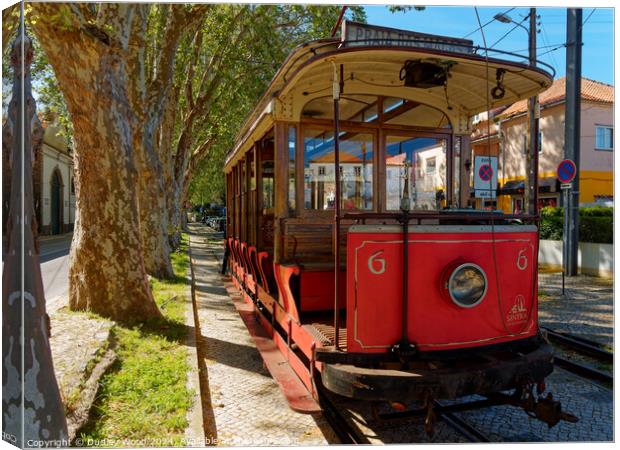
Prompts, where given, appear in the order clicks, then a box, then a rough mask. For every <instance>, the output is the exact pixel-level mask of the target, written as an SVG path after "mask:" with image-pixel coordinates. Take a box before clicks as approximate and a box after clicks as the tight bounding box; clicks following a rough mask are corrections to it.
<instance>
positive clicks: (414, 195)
mask: <svg viewBox="0 0 620 450" xmlns="http://www.w3.org/2000/svg"><path fill="white" fill-rule="evenodd" d="M385 147H386V148H385V150H386V155H385V191H386V209H388V210H398V209H400V207H401V200H402V199H403V198H405V194H406V197H408V198H409V204H410V209H411V210H439V209H441V208H443V207H444V206H445V202H446V177H447V170H446V168H447V159H446V149H447V141H446V139H441V138H434V137H407V136H393V135H392V136H387V137H386V146H385ZM405 188H407V189H405Z"/></svg>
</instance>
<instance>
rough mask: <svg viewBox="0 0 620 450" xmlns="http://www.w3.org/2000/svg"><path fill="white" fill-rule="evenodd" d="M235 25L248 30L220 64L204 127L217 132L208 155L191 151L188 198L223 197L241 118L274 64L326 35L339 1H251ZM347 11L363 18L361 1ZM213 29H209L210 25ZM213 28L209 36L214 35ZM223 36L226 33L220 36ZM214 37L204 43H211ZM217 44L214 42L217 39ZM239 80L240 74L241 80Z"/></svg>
mask: <svg viewBox="0 0 620 450" xmlns="http://www.w3.org/2000/svg"><path fill="white" fill-rule="evenodd" d="M248 9H249V12H250V13H249V14H248V15H247V16H244V19H243V21H241V22H238V23H237V25H238V26H239V27H244V28H246V29H248V30H249V31H248V35H247V36H246V37H245V39H243V40H242V41H241V42H239V43H238V45H236V46H235V49H234V52H233V53H232V54H231V55H228V58H229V59H226V60H225V61H224V63H223V64H222V65H221V70H222V76H223V77H224V80H223V82H222V84H221V85H220V88H219V92H218V100H217V102H214V103H213V104H212V107H211V110H210V113H209V121H208V123H205V124H203V127H202V130H201V132H202V133H205V135H206V136H216V138H215V139H214V142H213V144H212V145H211V147H210V149H209V153H208V158H206V155H200V154H194V158H195V159H194V161H193V169H192V171H191V173H190V174H189V180H188V181H190V183H191V185H190V186H189V191H188V192H189V194H190V199H191V201H192V202H194V203H200V202H203V201H204V202H222V201H223V198H224V178H223V176H222V167H223V165H224V158H225V155H226V153H227V152H228V151H229V150H230V149H231V148H232V147H233V145H234V142H235V137H236V134H237V132H238V130H239V129H240V128H241V126H242V124H243V121H244V119H245V118H246V117H247V115H248V114H249V113H250V112H251V111H252V109H253V107H254V106H255V105H256V103H257V101H258V99H259V98H260V96H261V95H262V93H263V92H264V91H265V89H266V88H267V85H268V84H269V81H270V80H271V79H272V78H273V76H274V75H275V73H276V71H277V69H278V67H280V65H281V64H282V63H283V61H284V59H285V58H286V57H287V56H288V54H289V53H290V52H291V51H292V50H293V49H294V48H295V47H296V46H297V45H300V44H302V43H304V42H307V41H311V40H314V39H321V38H328V37H330V34H331V29H332V27H333V26H334V24H335V23H336V21H337V19H338V16H339V14H340V9H341V8H340V7H337V6H325V5H255V6H253V7H248ZM347 17H349V18H351V19H352V20H355V21H358V22H365V21H366V14H365V12H364V9H363V8H362V7H349V9H348V12H347ZM211 30H213V29H211ZM210 34H211V36H210V37H211V38H216V39H217V35H214V34H213V33H210ZM220 38H224V39H226V35H225V34H224V35H223V36H220ZM213 44H214V42H213V41H210V42H209V43H207V44H206V46H205V49H206V50H207V51H208V49H209V48H213V47H212V46H213ZM215 47H216V48H217V44H216V45H215ZM240 80H242V81H241V82H240Z"/></svg>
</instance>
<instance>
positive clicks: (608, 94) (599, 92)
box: [500, 77, 614, 117]
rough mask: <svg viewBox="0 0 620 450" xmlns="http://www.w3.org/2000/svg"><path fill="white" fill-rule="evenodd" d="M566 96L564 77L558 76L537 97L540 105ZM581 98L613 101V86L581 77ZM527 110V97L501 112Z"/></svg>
mask: <svg viewBox="0 0 620 450" xmlns="http://www.w3.org/2000/svg"><path fill="white" fill-rule="evenodd" d="M565 96H566V77H562V78H558V79H557V80H555V81H554V82H553V84H552V85H551V87H550V88H549V89H547V90H546V91H544V92H543V93H541V94H540V95H539V97H538V100H539V102H540V106H544V105H549V104H551V103H555V102H557V101H561V100H563V99H564V97H565ZM581 99H582V100H587V101H592V102H601V103H613V102H614V87H613V86H611V85H609V84H605V83H601V82H600V81H594V80H590V79H588V78H583V77H582V78H581ZM526 111H527V99H526V100H520V101H518V102H516V103H514V104H512V105H511V106H509V107H508V108H507V109H506V110H505V111H504V112H503V113H501V114H500V116H502V117H510V116H514V115H516V114H520V113H524V112H526Z"/></svg>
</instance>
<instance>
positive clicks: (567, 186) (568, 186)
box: [560, 183, 573, 190]
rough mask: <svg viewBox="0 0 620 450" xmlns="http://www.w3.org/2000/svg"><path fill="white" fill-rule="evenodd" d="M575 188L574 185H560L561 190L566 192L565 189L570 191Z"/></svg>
mask: <svg viewBox="0 0 620 450" xmlns="http://www.w3.org/2000/svg"><path fill="white" fill-rule="evenodd" d="M572 187H573V183H562V184H561V185H560V189H562V190H564V189H570V188H572Z"/></svg>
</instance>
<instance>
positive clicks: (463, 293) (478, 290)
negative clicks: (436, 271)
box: [448, 263, 487, 308]
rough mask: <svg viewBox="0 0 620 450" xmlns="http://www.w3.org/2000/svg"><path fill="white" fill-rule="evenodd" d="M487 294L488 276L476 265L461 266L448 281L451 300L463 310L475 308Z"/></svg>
mask: <svg viewBox="0 0 620 450" xmlns="http://www.w3.org/2000/svg"><path fill="white" fill-rule="evenodd" d="M486 292H487V276H486V274H485V273H484V270H482V268H481V267H480V266H478V265H476V264H472V263H466V264H461V265H460V266H458V267H457V268H456V269H454V270H453V271H452V274H451V275H450V278H449V279H448V293H449V294H450V298H451V299H452V301H453V302H454V303H455V304H456V305H457V306H460V307H461V308H473V307H474V306H476V305H477V304H479V303H480V302H481V301H482V299H483V298H484V295H485V294H486Z"/></svg>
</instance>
